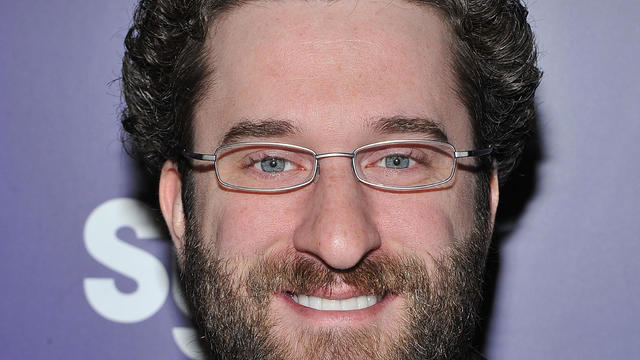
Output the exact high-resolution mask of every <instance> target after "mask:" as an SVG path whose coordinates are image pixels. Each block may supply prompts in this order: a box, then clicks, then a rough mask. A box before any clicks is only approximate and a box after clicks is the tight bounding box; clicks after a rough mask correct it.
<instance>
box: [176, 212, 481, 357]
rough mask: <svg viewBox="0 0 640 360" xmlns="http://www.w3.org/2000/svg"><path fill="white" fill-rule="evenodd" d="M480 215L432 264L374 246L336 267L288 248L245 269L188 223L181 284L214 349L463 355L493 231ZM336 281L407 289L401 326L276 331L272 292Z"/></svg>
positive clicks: (229, 352)
mask: <svg viewBox="0 0 640 360" xmlns="http://www.w3.org/2000/svg"><path fill="white" fill-rule="evenodd" d="M481 217H482V218H483V219H476V221H475V226H474V228H473V229H472V231H471V232H470V235H469V236H468V238H466V239H464V240H461V241H456V242H454V244H452V246H451V247H450V248H448V249H447V250H446V251H444V252H443V254H442V255H441V256H439V257H438V258H433V261H432V262H431V263H430V264H429V265H427V264H426V263H425V261H424V260H421V259H420V258H418V257H415V256H412V255H401V256H389V255H376V256H370V257H367V258H366V259H364V260H363V261H362V262H361V263H359V264H358V265H357V266H356V267H354V268H352V269H349V270H347V271H334V270H332V269H329V268H327V267H326V266H325V265H323V264H322V263H320V262H319V261H317V260H315V259H312V258H310V257H307V256H304V255H300V254H296V253H295V252H293V251H292V252H291V253H287V254H273V255H271V256H268V257H264V258H260V259H258V260H257V261H255V263H253V264H250V265H249V266H248V269H246V270H245V271H244V272H242V274H243V275H240V273H241V272H240V271H239V270H238V269H237V266H236V265H235V263H234V262H232V261H231V260H229V259H227V260H224V259H219V258H218V257H217V256H216V254H214V253H213V250H212V249H206V248H203V246H202V244H203V243H205V242H203V241H202V239H200V237H199V232H198V231H197V230H196V229H197V226H195V224H194V223H191V224H189V225H190V226H188V227H187V233H186V236H185V248H184V252H183V254H182V255H183V260H184V269H183V271H182V280H183V282H184V287H185V293H186V296H187V298H188V299H189V300H190V302H191V305H192V312H193V314H194V319H195V322H196V326H197V327H198V329H199V331H200V334H201V335H202V339H203V341H204V343H205V345H206V347H207V348H208V349H209V350H210V352H211V353H210V358H212V359H274V360H276V359H295V358H303V359H467V358H469V357H470V355H469V354H468V353H467V351H468V350H469V344H470V343H471V339H472V336H473V331H474V329H475V326H476V320H477V309H478V307H479V305H480V298H481V285H482V276H483V269H484V260H485V246H486V244H487V241H488V240H489V238H490V230H489V225H488V221H486V218H484V216H481ZM236 260H237V259H236ZM337 282H343V283H346V284H348V285H350V286H351V287H353V288H356V289H358V290H360V291H361V292H362V293H364V294H393V295H399V296H402V297H403V298H404V299H405V300H406V304H407V307H406V309H403V310H404V313H403V314H402V315H401V319H400V321H399V322H398V326H399V327H400V331H396V332H393V333H391V332H388V331H387V332H385V331H384V330H383V329H379V328H373V329H372V328H362V329H360V328H359V329H348V330H347V329H326V330H314V331H303V332H300V333H299V334H297V335H298V337H297V340H298V341H294V340H292V339H289V341H288V339H286V338H283V337H282V336H276V335H275V334H274V332H275V331H274V329H276V328H277V326H278V323H277V322H278V319H274V318H272V317H270V314H269V312H268V310H269V303H270V301H271V300H272V299H273V295H274V294H275V293H279V292H282V291H291V290H294V291H295V293H307V292H309V291H311V290H314V289H318V288H324V287H330V286H331V285H332V284H336V283H337ZM294 349H295V351H294ZM300 351H303V352H304V354H297V352H300Z"/></svg>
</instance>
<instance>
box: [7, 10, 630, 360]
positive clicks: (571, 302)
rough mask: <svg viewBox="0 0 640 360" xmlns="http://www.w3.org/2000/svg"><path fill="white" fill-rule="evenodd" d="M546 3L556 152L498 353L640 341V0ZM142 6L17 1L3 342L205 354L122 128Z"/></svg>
mask: <svg viewBox="0 0 640 360" xmlns="http://www.w3.org/2000/svg"><path fill="white" fill-rule="evenodd" d="M529 6H530V10H531V18H532V21H533V25H534V30H535V32H536V34H537V37H538V40H539V47H540V50H541V66H542V67H543V69H544V71H545V78H544V81H543V84H542V87H541V89H540V92H539V96H538V103H539V113H540V117H539V124H538V126H539V128H540V133H541V135H540V137H541V144H542V145H541V158H540V161H539V163H538V166H537V170H536V171H535V172H533V173H525V175H528V176H530V175H531V174H533V175H535V176H536V179H537V181H536V183H535V185H536V186H535V189H534V190H535V191H534V192H533V193H532V194H531V196H530V200H529V201H528V203H527V204H526V206H524V208H522V216H521V217H520V219H519V221H517V222H515V223H512V224H511V225H512V226H513V229H512V231H511V232H509V234H508V235H507V236H506V237H504V238H503V240H502V247H501V253H500V254H501V256H500V267H499V271H498V275H499V276H498V280H499V281H498V283H497V286H496V296H495V297H496V299H495V305H494V309H493V312H494V317H493V320H492V321H491V323H490V327H489V335H488V339H487V349H486V350H487V355H488V357H489V358H490V359H492V360H493V359H524V360H528V359H531V360H533V359H632V358H640V342H639V341H638V335H639V334H640V325H639V323H640V322H639V321H638V320H640V314H639V312H640V300H638V299H639V298H640V286H638V285H639V284H638V280H637V279H638V275H637V274H638V273H640V262H638V261H637V258H638V253H640V242H639V241H638V240H639V239H638V234H639V233H640V219H639V218H638V213H639V212H640V204H639V199H640V181H639V180H638V178H640V165H639V163H640V162H639V160H638V158H639V157H640V147H638V146H637V145H636V143H637V139H638V136H640V121H639V120H640V119H639V115H638V114H640V105H639V102H638V100H637V97H638V94H640V73H639V70H638V66H637V58H638V57H640V41H639V39H640V25H639V22H638V19H639V18H640V3H638V2H636V1H623V0H612V1H608V2H602V1H596V0H589V1H584V0H583V1H577V0H565V1H551V0H546V1H530V5H529ZM132 11H133V4H132V1H130V0H122V1H79V0H69V1H35V0H32V1H4V2H2V3H0V121H1V124H2V125H1V131H0V144H2V147H3V150H2V151H0V163H2V164H4V168H3V169H2V170H1V171H0V180H1V184H2V186H0V201H1V202H2V204H4V206H3V207H2V210H0V226H1V228H2V229H3V234H4V236H3V239H2V241H0V254H2V259H3V261H1V262H0V273H1V274H2V276H0V289H2V295H0V315H1V319H2V322H1V323H0V344H1V345H2V346H1V347H0V349H1V350H0V358H3V359H51V358H66V359H86V358H91V359H141V358H142V359H146V358H159V359H179V358H184V359H186V358H188V356H191V357H195V355H194V353H193V352H194V351H195V349H194V348H193V347H190V345H192V343H191V341H192V339H191V337H190V335H191V333H190V329H189V326H190V325H189V321H188V317H187V316H186V315H185V314H184V312H183V311H181V310H180V304H181V303H180V301H181V298H180V296H179V294H177V293H174V290H175V281H174V279H173V278H172V273H173V270H172V269H173V266H172V261H171V258H172V255H171V251H170V247H169V244H168V242H167V241H166V239H163V237H164V236H163V235H162V233H161V232H160V231H159V230H158V227H157V226H156V225H155V224H154V221H155V220H157V214H156V213H154V212H152V211H150V210H148V209H145V208H143V207H141V205H140V202H138V201H136V200H133V198H135V197H136V196H138V194H139V192H138V190H137V189H135V187H134V183H133V179H132V176H131V174H132V171H131V169H132V166H133V165H132V164H131V162H130V160H129V159H128V158H127V157H126V155H124V154H123V153H122V150H121V145H120V142H119V123H118V108H119V106H120V105H119V104H120V96H119V89H118V84H117V82H116V83H114V84H111V83H110V82H111V81H112V80H114V79H116V78H117V77H118V76H119V75H118V74H119V64H120V61H121V57H122V53H123V47H122V40H123V38H124V35H125V33H126V31H127V28H128V24H129V23H130V18H131V15H132ZM517 192H518V189H517V188H516V189H511V193H509V194H510V195H514V194H517ZM178 343H180V345H178Z"/></svg>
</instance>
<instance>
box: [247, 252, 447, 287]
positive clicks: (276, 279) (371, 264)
mask: <svg viewBox="0 0 640 360" xmlns="http://www.w3.org/2000/svg"><path fill="white" fill-rule="evenodd" d="M436 263H438V262H436ZM436 267H438V265H436ZM428 271H429V270H428V267H427V265H426V264H425V262H424V261H422V260H420V259H418V258H416V257H413V256H408V255H402V256H392V255H375V256H368V257H367V258H365V259H363V260H361V261H360V262H359V263H358V264H357V265H356V266H355V267H353V268H351V269H348V270H337V269H332V268H330V267H328V266H326V265H325V264H324V263H323V262H321V261H320V260H318V259H315V258H313V257H311V256H308V255H304V254H300V253H291V252H285V253H281V254H274V255H271V256H268V257H265V258H264V259H263V260H262V261H258V262H257V263H255V264H254V265H253V266H251V267H250V268H249V270H248V272H247V276H246V280H245V283H246V287H247V292H248V295H249V296H250V297H252V298H255V299H258V298H261V299H263V298H264V297H265V295H269V294H273V293H279V292H291V293H298V294H300V293H310V292H313V291H315V290H320V289H330V288H332V287H336V286H339V285H348V286H349V287H350V288H352V289H355V290H357V291H359V292H361V293H363V294H376V295H383V294H401V293H407V292H415V291H416V290H417V289H423V288H424V287H425V286H427V284H429V282H428V279H429V273H428Z"/></svg>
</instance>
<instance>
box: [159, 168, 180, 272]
mask: <svg viewBox="0 0 640 360" xmlns="http://www.w3.org/2000/svg"><path fill="white" fill-rule="evenodd" d="M158 197H159V200H160V210H161V211H162V216H163V217H164V221H165V222H166V223H167V227H168V228H169V233H170V234H171V240H172V241H173V245H174V246H175V248H176V253H177V254H178V262H179V263H180V264H181V263H182V259H181V257H182V255H181V254H183V250H184V232H185V226H186V220H185V217H184V210H183V207H182V180H181V179H180V173H179V172H178V168H177V166H176V164H175V163H174V162H173V161H170V160H167V161H166V162H165V163H164V165H163V166H162V171H161V172H160V186H159V189H158Z"/></svg>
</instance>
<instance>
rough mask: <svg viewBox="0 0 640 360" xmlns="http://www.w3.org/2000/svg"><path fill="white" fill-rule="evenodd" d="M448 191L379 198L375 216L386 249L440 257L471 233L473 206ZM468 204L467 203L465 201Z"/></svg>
mask: <svg viewBox="0 0 640 360" xmlns="http://www.w3.org/2000/svg"><path fill="white" fill-rule="evenodd" d="M449 195H450V194H448V193H447V192H442V193H439V192H433V193H426V194H422V195H421V196H406V195H404V197H403V196H402V195H399V196H397V197H396V196H389V195H388V194H387V196H386V199H384V200H381V201H377V202H374V203H377V204H379V205H377V206H376V207H375V210H374V212H375V216H374V218H375V219H377V220H376V223H377V227H378V230H379V232H380V235H381V238H382V239H383V248H385V247H386V248H387V249H388V250H389V251H393V252H398V253H407V252H410V253H415V254H418V255H426V254H427V253H428V254H431V255H432V256H438V255H439V254H441V253H442V252H443V251H444V250H445V249H447V248H448V247H449V246H451V244H452V243H453V241H454V240H455V239H462V238H464V237H465V236H466V234H467V233H468V232H469V229H470V224H471V222H470V221H468V219H469V214H470V211H469V209H470V207H469V206H465V205H463V204H461V202H460V201H459V200H458V201H453V199H450V198H449ZM465 203H466V202H465Z"/></svg>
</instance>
